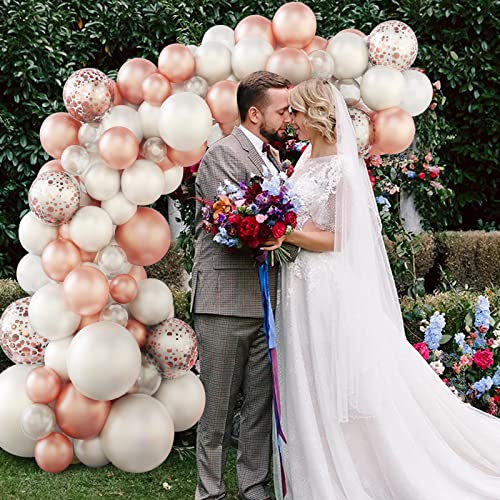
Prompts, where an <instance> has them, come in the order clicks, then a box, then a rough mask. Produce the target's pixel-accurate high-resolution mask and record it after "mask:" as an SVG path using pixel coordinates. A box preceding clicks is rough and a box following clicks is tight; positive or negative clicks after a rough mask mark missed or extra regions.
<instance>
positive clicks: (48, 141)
mask: <svg viewBox="0 0 500 500" xmlns="http://www.w3.org/2000/svg"><path fill="white" fill-rule="evenodd" d="M80 126H81V123H80V122H79V121H78V120H75V119H74V118H73V117H72V116H70V115H69V113H54V114H53V115H50V116H48V117H47V118H45V120H44V121H43V123H42V126H41V127H40V142H41V144H42V147H43V149H44V150H45V151H46V152H47V153H48V154H49V155H50V156H52V157H53V158H57V159H60V158H61V156H62V154H63V151H64V150H65V149H66V148H67V147H68V146H71V145H73V144H79V142H78V130H80Z"/></svg>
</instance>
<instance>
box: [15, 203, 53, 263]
mask: <svg viewBox="0 0 500 500" xmlns="http://www.w3.org/2000/svg"><path fill="white" fill-rule="evenodd" d="M56 238H57V226H49V225H47V224H44V223H43V222H42V221H41V220H40V219H38V217H36V216H35V214H34V213H33V212H28V213H27V214H26V215H25V216H24V217H23V218H22V219H21V222H20V224H19V241H20V242H21V245H22V247H23V248H24V249H25V250H26V251H27V252H29V253H33V254H35V255H42V252H43V249H44V248H45V247H46V246H47V245H48V244H49V243H50V242H51V241H54V240H55V239H56Z"/></svg>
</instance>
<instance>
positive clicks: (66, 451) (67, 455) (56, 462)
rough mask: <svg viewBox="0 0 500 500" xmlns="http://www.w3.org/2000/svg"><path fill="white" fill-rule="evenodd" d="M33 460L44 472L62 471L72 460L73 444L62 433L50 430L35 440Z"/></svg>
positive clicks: (54, 472)
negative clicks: (44, 435) (43, 436)
mask: <svg viewBox="0 0 500 500" xmlns="http://www.w3.org/2000/svg"><path fill="white" fill-rule="evenodd" d="M35 460H36V463H37V464H38V466H39V467H40V469H42V470H44V471H45V472H49V473H51V474H56V473H58V472H62V471H63V470H65V469H67V468H68V467H69V465H70V464H71V462H72V460H73V445H72V444H71V441H70V440H69V439H68V438H67V437H66V436H64V435H63V434H60V433H59V432H52V433H51V434H49V435H48V436H47V437H45V438H43V439H40V440H39V441H38V442H37V444H36V446H35Z"/></svg>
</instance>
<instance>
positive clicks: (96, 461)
mask: <svg viewBox="0 0 500 500" xmlns="http://www.w3.org/2000/svg"><path fill="white" fill-rule="evenodd" d="M73 448H74V450H75V455H76V458H78V460H80V462H81V463H82V464H84V465H86V466H87V467H94V468H96V467H104V466H105V465H106V464H109V460H108V457H106V455H105V454H104V451H103V449H102V443H101V438H100V437H99V436H98V437H96V438H94V439H86V440H83V439H75V440H74V441H73Z"/></svg>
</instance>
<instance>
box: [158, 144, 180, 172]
mask: <svg viewBox="0 0 500 500" xmlns="http://www.w3.org/2000/svg"><path fill="white" fill-rule="evenodd" d="M167 151H168V153H167V154H170V151H172V149H171V148H170V149H168V150H167ZM156 164H157V165H158V166H159V167H160V168H161V169H162V170H163V171H165V170H168V169H169V168H173V167H175V166H176V165H175V164H174V163H172V160H171V159H170V158H169V157H168V156H165V158H163V160H161V161H159V162H157V163H156Z"/></svg>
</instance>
